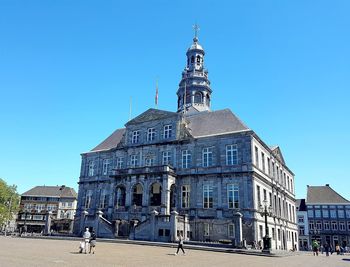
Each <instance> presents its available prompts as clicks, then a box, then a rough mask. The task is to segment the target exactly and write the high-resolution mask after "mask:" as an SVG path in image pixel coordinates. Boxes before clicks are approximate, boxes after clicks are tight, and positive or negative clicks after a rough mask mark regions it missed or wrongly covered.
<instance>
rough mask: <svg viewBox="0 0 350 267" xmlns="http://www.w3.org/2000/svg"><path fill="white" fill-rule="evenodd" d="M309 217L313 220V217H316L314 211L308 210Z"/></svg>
mask: <svg viewBox="0 0 350 267" xmlns="http://www.w3.org/2000/svg"><path fill="white" fill-rule="evenodd" d="M307 217H309V218H313V217H314V210H312V209H308V210H307Z"/></svg>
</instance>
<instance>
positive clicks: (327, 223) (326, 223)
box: [323, 221, 330, 230]
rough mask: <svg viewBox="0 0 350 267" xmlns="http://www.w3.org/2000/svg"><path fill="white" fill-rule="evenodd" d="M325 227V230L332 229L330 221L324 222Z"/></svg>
mask: <svg viewBox="0 0 350 267" xmlns="http://www.w3.org/2000/svg"><path fill="white" fill-rule="evenodd" d="M323 227H324V230H330V226H329V222H328V221H325V222H323Z"/></svg>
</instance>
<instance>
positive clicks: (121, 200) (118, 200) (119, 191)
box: [115, 186, 126, 208]
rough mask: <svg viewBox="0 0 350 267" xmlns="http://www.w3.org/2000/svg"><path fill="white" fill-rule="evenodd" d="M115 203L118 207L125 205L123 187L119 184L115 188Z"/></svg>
mask: <svg viewBox="0 0 350 267" xmlns="http://www.w3.org/2000/svg"><path fill="white" fill-rule="evenodd" d="M115 199H116V204H115V206H116V207H117V208H118V207H125V199H126V193H125V187H124V186H120V187H118V188H117V192H116V198H115Z"/></svg>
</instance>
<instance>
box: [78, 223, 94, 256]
mask: <svg viewBox="0 0 350 267" xmlns="http://www.w3.org/2000/svg"><path fill="white" fill-rule="evenodd" d="M95 249H96V233H95V231H94V230H92V231H91V233H90V231H89V228H86V230H85V232H84V234H83V241H81V242H80V246H79V253H83V251H84V252H85V254H87V252H88V251H89V253H91V252H92V254H95Z"/></svg>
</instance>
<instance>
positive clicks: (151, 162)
mask: <svg viewBox="0 0 350 267" xmlns="http://www.w3.org/2000/svg"><path fill="white" fill-rule="evenodd" d="M153 165H154V157H153V156H152V157H151V156H148V157H146V158H145V166H147V167H151V166H153Z"/></svg>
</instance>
